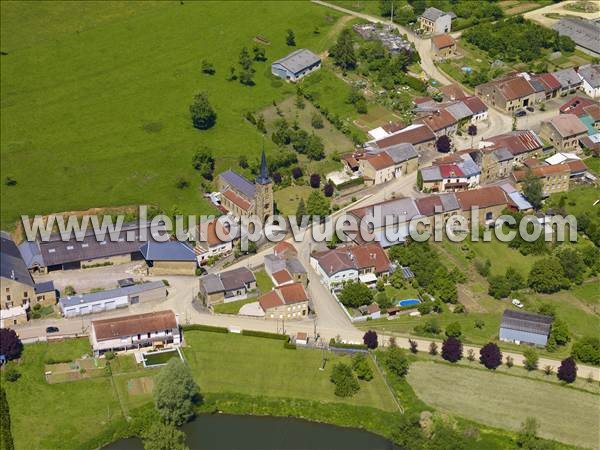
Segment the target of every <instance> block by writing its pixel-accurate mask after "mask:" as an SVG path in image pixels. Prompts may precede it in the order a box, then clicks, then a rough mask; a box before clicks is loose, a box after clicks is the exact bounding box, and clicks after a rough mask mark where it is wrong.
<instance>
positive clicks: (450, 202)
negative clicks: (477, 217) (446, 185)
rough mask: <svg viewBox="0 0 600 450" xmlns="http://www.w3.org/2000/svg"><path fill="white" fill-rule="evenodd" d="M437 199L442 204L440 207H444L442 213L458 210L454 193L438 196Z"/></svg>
mask: <svg viewBox="0 0 600 450" xmlns="http://www.w3.org/2000/svg"><path fill="white" fill-rule="evenodd" d="M439 197H440V200H441V202H442V206H443V207H444V212H449V211H456V210H457V209H460V205H459V204H458V199H457V198H456V195H454V193H452V192H448V193H445V194H440V195H439Z"/></svg>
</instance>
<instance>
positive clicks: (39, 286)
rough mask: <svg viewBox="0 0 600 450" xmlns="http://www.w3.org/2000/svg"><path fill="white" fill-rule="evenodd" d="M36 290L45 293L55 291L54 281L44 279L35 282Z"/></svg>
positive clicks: (37, 292) (38, 292)
mask: <svg viewBox="0 0 600 450" xmlns="http://www.w3.org/2000/svg"><path fill="white" fill-rule="evenodd" d="M34 288H35V292H36V294H43V293H45V292H52V291H54V290H55V289H54V281H43V282H41V283H35V286H34Z"/></svg>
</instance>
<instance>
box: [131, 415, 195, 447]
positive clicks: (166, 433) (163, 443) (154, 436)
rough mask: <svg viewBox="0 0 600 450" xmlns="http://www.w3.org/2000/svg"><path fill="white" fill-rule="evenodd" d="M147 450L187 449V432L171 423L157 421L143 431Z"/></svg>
mask: <svg viewBox="0 0 600 450" xmlns="http://www.w3.org/2000/svg"><path fill="white" fill-rule="evenodd" d="M142 439H143V441H144V449H145V450H187V449H188V448H189V447H188V446H187V445H186V444H185V433H184V432H183V431H181V430H178V429H177V428H175V427H174V426H173V425H171V424H169V423H164V422H161V421H160V420H159V421H155V422H153V423H152V425H150V427H148V428H147V429H146V430H144V431H143V432H142Z"/></svg>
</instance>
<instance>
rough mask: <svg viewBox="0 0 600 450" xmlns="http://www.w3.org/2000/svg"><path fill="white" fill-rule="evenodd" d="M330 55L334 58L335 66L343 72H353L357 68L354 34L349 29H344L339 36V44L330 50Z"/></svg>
mask: <svg viewBox="0 0 600 450" xmlns="http://www.w3.org/2000/svg"><path fill="white" fill-rule="evenodd" d="M329 54H330V55H331V56H332V57H333V59H334V61H335V64H336V65H338V66H340V67H341V68H342V69H343V70H352V69H354V68H355V67H356V54H355V53H354V42H353V39H352V32H351V31H350V30H349V29H348V28H344V29H343V30H342V32H341V33H340V34H339V36H338V39H337V42H336V44H335V45H334V46H333V47H332V48H331V49H330V51H329Z"/></svg>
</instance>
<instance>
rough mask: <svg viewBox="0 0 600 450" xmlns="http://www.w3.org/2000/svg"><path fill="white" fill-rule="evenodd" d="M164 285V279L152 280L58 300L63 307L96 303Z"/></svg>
mask: <svg viewBox="0 0 600 450" xmlns="http://www.w3.org/2000/svg"><path fill="white" fill-rule="evenodd" d="M164 287H165V284H164V283H163V282H162V281H152V282H150V283H141V284H134V285H133V286H127V287H123V288H116V289H108V290H106V291H99V292H91V293H89V294H77V295H71V296H67V297H61V298H60V299H59V300H58V301H59V303H60V304H61V306H62V307H63V308H68V307H70V306H75V305H80V304H82V303H94V302H99V301H102V300H110V299H111V298H116V297H125V296H127V295H135V294H139V293H142V292H147V291H151V290H154V289H158V288H164Z"/></svg>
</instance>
